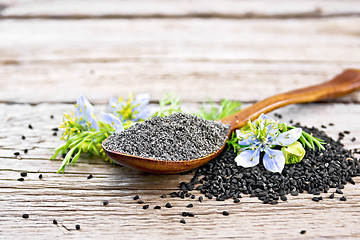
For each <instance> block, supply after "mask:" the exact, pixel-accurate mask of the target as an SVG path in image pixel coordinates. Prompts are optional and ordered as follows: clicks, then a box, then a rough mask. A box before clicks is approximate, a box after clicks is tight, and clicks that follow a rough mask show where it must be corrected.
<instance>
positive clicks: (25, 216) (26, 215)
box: [22, 213, 30, 218]
mask: <svg viewBox="0 0 360 240" xmlns="http://www.w3.org/2000/svg"><path fill="white" fill-rule="evenodd" d="M29 217H30V216H29V214H27V213H24V214H23V215H22V218H29Z"/></svg>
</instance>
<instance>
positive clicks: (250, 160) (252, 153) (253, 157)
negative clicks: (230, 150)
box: [235, 149, 260, 168]
mask: <svg viewBox="0 0 360 240" xmlns="http://www.w3.org/2000/svg"><path fill="white" fill-rule="evenodd" d="M259 160H260V150H259V149H256V150H245V151H242V152H241V153H240V154H239V155H238V156H237V157H236V158H235V162H236V163H237V165H238V166H242V167H244V168H248V167H254V166H256V165H257V164H258V163H259Z"/></svg>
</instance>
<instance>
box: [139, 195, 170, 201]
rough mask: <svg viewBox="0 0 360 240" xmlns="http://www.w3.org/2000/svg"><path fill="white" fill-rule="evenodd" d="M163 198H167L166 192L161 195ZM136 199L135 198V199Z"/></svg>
mask: <svg viewBox="0 0 360 240" xmlns="http://www.w3.org/2000/svg"><path fill="white" fill-rule="evenodd" d="M160 197H161V198H166V194H163V195H161V196H160ZM134 200H135V199H134Z"/></svg>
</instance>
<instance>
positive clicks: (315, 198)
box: [312, 197, 320, 202]
mask: <svg viewBox="0 0 360 240" xmlns="http://www.w3.org/2000/svg"><path fill="white" fill-rule="evenodd" d="M312 200H313V201H314V202H318V201H320V199H319V198H318V197H313V198H312Z"/></svg>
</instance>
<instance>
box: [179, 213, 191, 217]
mask: <svg viewBox="0 0 360 240" xmlns="http://www.w3.org/2000/svg"><path fill="white" fill-rule="evenodd" d="M187 215H189V212H182V213H181V216H183V217H186V216H187Z"/></svg>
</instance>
